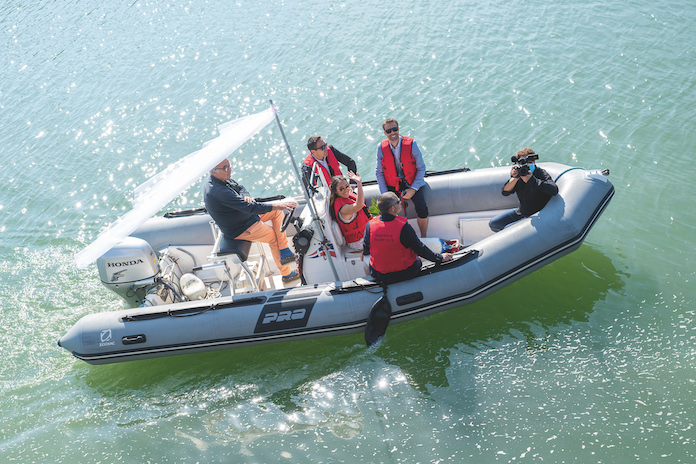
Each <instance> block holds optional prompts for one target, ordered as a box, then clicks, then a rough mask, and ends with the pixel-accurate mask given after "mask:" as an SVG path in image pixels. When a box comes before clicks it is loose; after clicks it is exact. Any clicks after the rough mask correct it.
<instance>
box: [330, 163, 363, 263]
mask: <svg viewBox="0 0 696 464" xmlns="http://www.w3.org/2000/svg"><path fill="white" fill-rule="evenodd" d="M348 179H350V180H352V181H354V182H355V183H356V184H357V190H358V194H357V195H356V194H355V193H353V191H352V187H351V185H350V182H348ZM348 179H346V178H345V177H344V176H334V177H332V178H331V185H330V189H331V198H330V202H331V205H330V207H329V214H330V215H331V218H332V219H333V220H334V221H336V223H337V224H338V226H339V227H340V228H341V232H343V237H345V239H346V244H347V245H348V248H350V249H351V250H362V247H363V236H364V235H365V225H366V224H367V223H368V222H369V221H370V219H371V218H372V215H371V214H370V211H369V210H368V209H367V207H366V206H365V196H364V194H363V188H362V179H361V178H360V176H359V175H357V174H355V173H353V172H352V171H348Z"/></svg>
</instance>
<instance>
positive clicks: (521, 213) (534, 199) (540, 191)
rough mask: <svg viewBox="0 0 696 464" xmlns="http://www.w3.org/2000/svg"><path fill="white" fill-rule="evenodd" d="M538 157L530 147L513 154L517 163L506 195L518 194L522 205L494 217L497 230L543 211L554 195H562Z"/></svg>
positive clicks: (490, 224) (489, 224)
mask: <svg viewBox="0 0 696 464" xmlns="http://www.w3.org/2000/svg"><path fill="white" fill-rule="evenodd" d="M530 155H534V156H532V157H530ZM537 158H538V156H536V154H535V153H534V150H532V149H531V148H529V147H527V148H523V149H521V150H519V151H518V152H517V154H516V155H515V156H514V157H513V161H515V162H517V164H516V165H514V166H513V167H512V169H510V179H509V180H508V181H507V182H506V183H505V185H503V189H502V194H503V196H508V195H512V194H513V193H516V194H517V198H518V199H519V201H520V207H519V208H513V209H511V210H508V211H504V212H502V213H500V214H498V215H497V216H494V217H493V218H492V219H491V220H490V222H489V223H488V226H489V227H490V228H491V230H492V231H493V232H500V231H501V230H503V229H504V228H505V227H506V226H507V225H509V224H512V223H513V222H516V221H519V220H520V219H523V218H526V217H529V216H531V215H532V214H534V213H537V212H539V211H541V209H542V208H543V207H544V206H546V203H548V202H549V200H550V199H551V197H552V196H554V195H556V194H558V187H557V186H556V183H555V182H554V181H553V179H552V178H551V176H550V175H549V173H548V172H546V171H545V170H544V169H542V168H540V167H538V166H537V165H536V164H535V160H536V159H537ZM520 174H522V175H520Z"/></svg>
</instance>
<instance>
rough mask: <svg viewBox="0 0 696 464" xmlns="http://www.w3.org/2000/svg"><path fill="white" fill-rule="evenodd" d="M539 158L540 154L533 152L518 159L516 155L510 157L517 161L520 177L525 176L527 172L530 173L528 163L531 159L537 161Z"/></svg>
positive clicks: (511, 159) (514, 161)
mask: <svg viewBox="0 0 696 464" xmlns="http://www.w3.org/2000/svg"><path fill="white" fill-rule="evenodd" d="M538 159H539V155H536V154H531V155H528V156H527V157H526V158H520V159H517V157H516V156H513V157H512V158H510V161H512V162H513V163H517V166H516V167H517V175H518V176H520V177H523V176H526V175H527V174H529V165H528V163H529V162H530V161H536V160H538Z"/></svg>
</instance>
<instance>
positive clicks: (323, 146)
mask: <svg viewBox="0 0 696 464" xmlns="http://www.w3.org/2000/svg"><path fill="white" fill-rule="evenodd" d="M314 149H315V150H322V151H323V150H325V149H326V144H324V145H322V146H320V147H314Z"/></svg>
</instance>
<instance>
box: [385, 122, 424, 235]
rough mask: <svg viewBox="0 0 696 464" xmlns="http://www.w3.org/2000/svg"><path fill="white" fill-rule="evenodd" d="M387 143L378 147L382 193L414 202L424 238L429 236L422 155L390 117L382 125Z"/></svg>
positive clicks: (419, 226) (417, 220) (413, 141)
mask: <svg viewBox="0 0 696 464" xmlns="http://www.w3.org/2000/svg"><path fill="white" fill-rule="evenodd" d="M382 129H383V130H384V135H386V136H387V138H386V139H385V140H382V142H381V143H380V144H379V146H378V147H377V168H376V169H375V176H376V177H377V184H378V185H379V191H380V193H385V192H395V193H396V194H397V195H399V196H400V197H401V198H402V199H403V200H411V201H413V206H415V208H416V216H417V219H416V222H417V224H418V229H419V230H420V234H421V238H423V237H426V236H427V234H428V216H429V214H428V205H427V204H426V202H425V196H424V195H423V190H422V189H421V187H423V186H424V185H425V163H424V162H423V155H422V153H421V151H420V149H419V148H418V145H417V144H416V141H415V140H413V139H412V138H411V137H406V136H403V137H402V136H400V135H399V123H398V122H397V121H396V119H392V118H389V119H387V120H386V121H384V122H383V123H382Z"/></svg>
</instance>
